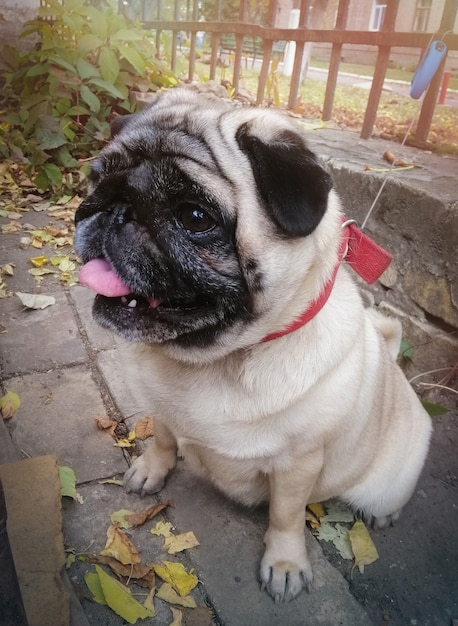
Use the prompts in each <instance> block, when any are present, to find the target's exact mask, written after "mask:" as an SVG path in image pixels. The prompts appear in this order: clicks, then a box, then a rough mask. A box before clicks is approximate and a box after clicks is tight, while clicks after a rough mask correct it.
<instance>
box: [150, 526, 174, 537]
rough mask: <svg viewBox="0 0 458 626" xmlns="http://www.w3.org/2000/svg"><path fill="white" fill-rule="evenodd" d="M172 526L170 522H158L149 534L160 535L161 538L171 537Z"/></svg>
mask: <svg viewBox="0 0 458 626" xmlns="http://www.w3.org/2000/svg"><path fill="white" fill-rule="evenodd" d="M172 529H173V524H172V523H171V522H158V523H157V524H156V526H154V527H153V528H152V529H151V530H150V533H151V534H152V535H161V536H162V537H170V536H171V535H173V533H172Z"/></svg>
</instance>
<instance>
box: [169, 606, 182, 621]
mask: <svg viewBox="0 0 458 626" xmlns="http://www.w3.org/2000/svg"><path fill="white" fill-rule="evenodd" d="M170 610H171V611H172V617H173V620H172V621H171V622H170V624H169V626H182V624H183V613H182V612H181V611H179V610H178V609H174V608H173V606H171V607H170Z"/></svg>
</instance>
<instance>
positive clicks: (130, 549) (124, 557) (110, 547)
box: [99, 524, 141, 565]
mask: <svg viewBox="0 0 458 626" xmlns="http://www.w3.org/2000/svg"><path fill="white" fill-rule="evenodd" d="M99 554H100V555H101V556H111V557H113V558H114V559H116V560H117V561H120V562H121V563H122V564H123V565H128V564H136V563H140V561H141V557H140V554H139V553H138V550H137V548H136V547H135V546H134V544H133V543H132V542H131V540H130V539H129V537H128V536H127V535H125V534H124V533H123V532H122V530H121V529H120V528H119V525H118V524H112V525H111V526H110V527H109V528H108V530H107V543H106V545H105V548H104V549H103V550H101V551H100V553H99Z"/></svg>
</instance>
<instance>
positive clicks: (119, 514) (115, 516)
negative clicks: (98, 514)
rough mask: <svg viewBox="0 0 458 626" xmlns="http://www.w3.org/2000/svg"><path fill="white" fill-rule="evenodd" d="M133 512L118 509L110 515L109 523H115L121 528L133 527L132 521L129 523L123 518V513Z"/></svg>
mask: <svg viewBox="0 0 458 626" xmlns="http://www.w3.org/2000/svg"><path fill="white" fill-rule="evenodd" d="M133 514H134V511H129V510H128V509H120V510H119V511H115V512H114V513H112V514H111V515H110V519H111V523H112V524H116V523H117V524H119V526H120V527H121V528H126V529H127V528H133V526H134V525H133V524H132V523H129V522H128V521H127V520H126V518H125V515H133Z"/></svg>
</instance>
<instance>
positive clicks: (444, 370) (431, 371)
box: [409, 367, 450, 384]
mask: <svg viewBox="0 0 458 626" xmlns="http://www.w3.org/2000/svg"><path fill="white" fill-rule="evenodd" d="M449 369H450V368H449V367H441V368H440V369H437V370H430V371H429V372H422V373H421V374H417V375H416V376H414V377H413V378H410V379H409V383H411V384H412V383H413V381H414V380H417V378H422V377H423V376H429V374H437V373H438V372H448V371H449Z"/></svg>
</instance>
